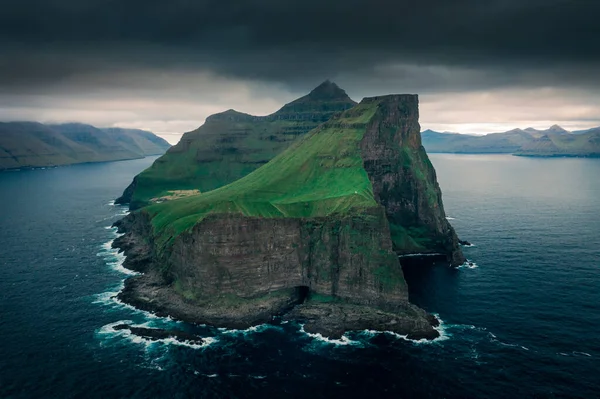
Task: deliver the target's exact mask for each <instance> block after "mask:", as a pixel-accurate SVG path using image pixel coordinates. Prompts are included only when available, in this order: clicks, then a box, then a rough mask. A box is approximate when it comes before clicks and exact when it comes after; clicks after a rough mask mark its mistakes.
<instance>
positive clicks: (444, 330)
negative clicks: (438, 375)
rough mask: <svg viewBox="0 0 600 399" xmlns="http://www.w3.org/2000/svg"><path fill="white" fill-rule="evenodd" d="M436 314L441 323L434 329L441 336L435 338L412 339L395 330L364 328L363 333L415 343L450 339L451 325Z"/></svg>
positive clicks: (430, 342) (429, 342) (431, 342)
mask: <svg viewBox="0 0 600 399" xmlns="http://www.w3.org/2000/svg"><path fill="white" fill-rule="evenodd" d="M434 316H435V318H436V319H437V320H438V322H439V325H438V326H437V327H434V330H436V331H437V332H438V333H439V334H440V335H439V337H437V338H434V339H426V338H421V339H411V338H408V335H403V334H398V333H395V332H393V331H376V330H363V331H362V332H361V333H362V334H363V335H367V336H371V337H373V336H375V335H378V334H387V335H391V336H393V337H396V338H398V339H402V340H404V341H408V342H412V343H413V344H433V343H439V342H442V341H446V340H448V339H450V337H451V334H450V333H449V332H448V328H449V327H451V326H448V325H446V323H444V321H443V320H442V319H441V318H440V317H439V315H437V314H434Z"/></svg>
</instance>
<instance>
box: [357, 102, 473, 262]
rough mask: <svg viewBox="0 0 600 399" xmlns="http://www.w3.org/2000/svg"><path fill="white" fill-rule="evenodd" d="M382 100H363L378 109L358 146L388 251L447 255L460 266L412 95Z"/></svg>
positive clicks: (460, 255) (460, 259) (452, 233)
mask: <svg viewBox="0 0 600 399" xmlns="http://www.w3.org/2000/svg"><path fill="white" fill-rule="evenodd" d="M383 99H385V100H384V101H382V97H373V98H368V99H365V100H364V101H363V103H364V104H365V105H368V104H370V103H378V107H377V111H376V113H375V115H374V117H373V118H372V120H371V122H370V123H369V125H368V126H367V127H366V132H365V135H364V137H363V139H362V141H361V144H360V147H361V156H362V158H363V160H364V167H365V170H366V171H367V174H368V175H369V179H370V180H371V184H372V185H373V195H374V197H375V200H376V201H377V202H378V203H379V204H381V205H383V206H384V207H385V209H386V215H387V217H388V220H389V223H390V229H391V233H392V241H393V243H394V249H395V250H396V251H397V252H398V253H399V254H407V253H419V252H421V253H427V252H434V253H435V252H437V253H442V254H447V255H448V260H449V261H451V262H452V263H454V264H461V263H463V262H464V261H465V259H464V257H463V255H462V253H461V251H460V247H459V245H458V238H457V236H456V233H455V232H454V229H453V228H452V226H451V225H450V223H449V222H448V220H447V219H446V214H445V212H444V205H443V202H442V192H441V190H440V187H439V184H438V182H437V178H436V174H435V169H434V168H433V165H432V164H431V162H430V161H429V158H428V157H427V154H426V152H425V149H424V148H423V146H422V145H421V135H420V133H419V132H420V131H421V127H420V125H419V99H418V96H416V95H398V96H386V97H383Z"/></svg>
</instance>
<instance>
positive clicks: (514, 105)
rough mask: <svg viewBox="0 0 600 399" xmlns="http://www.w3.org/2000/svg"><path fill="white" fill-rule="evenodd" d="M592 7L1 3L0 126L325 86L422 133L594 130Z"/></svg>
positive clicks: (250, 100) (497, 1) (176, 127)
mask: <svg viewBox="0 0 600 399" xmlns="http://www.w3.org/2000/svg"><path fill="white" fill-rule="evenodd" d="M598 15H600V1H597V0H570V1H567V0H489V1H488V0H418V1H416V0H412V1H406V0H333V1H327V0H301V1H300V0H285V1H284V0H244V1H241V0H240V1H232V0H218V1H213V0H169V1H162V2H158V1H152V0H132V1H128V0H85V1H82V0H3V1H2V2H1V3H0V120H4V121H9V120H37V121H41V122H67V121H78V122H84V123H90V124H94V125H97V126H121V127H136V128H144V129H148V130H152V131H154V132H156V133H158V134H160V135H162V136H163V137H165V138H167V139H168V140H169V141H171V142H176V141H177V140H178V138H179V136H180V135H181V133H183V132H185V131H189V130H193V129H195V128H196V127H198V126H199V125H200V124H202V123H203V121H204V119H205V118H206V117H207V116H208V115H210V114H212V113H215V112H219V111H223V110H226V109H229V108H234V109H237V110H239V111H242V112H247V113H251V114H256V115H265V114H269V113H271V112H274V111H276V110H277V109H278V108H279V107H280V106H281V105H283V104H284V103H286V102H289V101H291V100H293V99H295V98H297V97H299V96H301V95H303V94H306V93H307V92H308V91H310V90H311V89H312V88H313V87H315V86H317V85H318V84H319V83H321V82H322V81H323V80H325V79H331V80H333V81H335V82H336V83H338V85H339V86H341V87H342V88H344V89H345V90H346V91H347V92H348V94H349V95H350V96H351V97H352V98H353V99H355V100H357V101H359V100H360V99H361V98H363V97H365V96H372V95H380V94H388V93H417V94H419V95H420V103H421V125H422V127H423V128H424V129H426V128H432V129H436V130H448V131H458V132H462V133H485V132H491V131H503V130H508V129H511V128H514V127H522V128H525V127H529V126H532V127H538V128H547V127H549V126H550V125H552V124H555V123H557V124H560V125H562V126H563V127H565V128H567V129H569V128H570V129H578V128H587V127H593V126H600V73H599V71H600V23H598Z"/></svg>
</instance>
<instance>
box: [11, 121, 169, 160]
mask: <svg viewBox="0 0 600 399" xmlns="http://www.w3.org/2000/svg"><path fill="white" fill-rule="evenodd" d="M170 146H171V145H170V144H169V143H168V142H166V141H165V140H164V139H162V138H160V137H158V136H156V135H155V134H154V133H151V132H148V131H145V130H138V129H122V128H97V127H94V126H91V125H85V124H81V123H67V124H62V125H44V124H41V123H37V122H0V170H10V169H22V168H41V167H50V166H62V165H73V164H79V163H88V162H106V161H122V160H127V159H138V158H144V157H146V156H150V155H161V154H163V153H164V152H165V151H166V150H167V149H169V147H170Z"/></svg>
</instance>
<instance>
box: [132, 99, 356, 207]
mask: <svg viewBox="0 0 600 399" xmlns="http://www.w3.org/2000/svg"><path fill="white" fill-rule="evenodd" d="M354 105H356V103H355V102H353V101H352V100H351V99H350V98H349V97H347V96H346V94H345V93H344V92H343V91H341V93H340V92H338V93H337V97H335V98H330V97H327V96H326V97H324V98H320V97H319V93H318V92H316V93H312V94H309V95H307V96H305V97H302V98H300V99H298V100H297V101H295V102H292V103H290V104H288V105H286V106H284V107H283V108H282V109H280V110H279V111H277V112H276V113H274V114H272V115H268V116H264V117H254V116H252V115H247V114H241V113H238V112H235V111H232V110H230V111H226V112H224V113H221V114H217V115H213V116H211V117H209V118H208V119H207V120H206V123H205V124H204V125H202V126H201V127H200V128H198V129H197V130H195V131H193V132H189V133H186V134H185V135H184V137H183V138H182V140H181V142H180V143H179V144H177V145H176V146H175V147H173V149H172V150H171V151H169V152H168V153H166V154H165V155H164V156H162V157H161V158H159V159H158V160H157V161H156V162H155V163H154V164H153V165H152V166H151V167H150V168H148V169H146V170H145V171H143V172H142V173H140V174H139V175H138V176H137V185H136V187H135V189H134V190H133V195H132V196H131V198H130V200H131V201H130V204H131V205H132V208H134V209H135V208H140V207H143V206H146V205H148V204H149V203H150V200H151V199H152V198H156V197H160V196H164V195H165V193H166V192H167V191H171V190H191V189H197V190H200V191H201V192H205V191H211V190H214V189H216V188H219V187H222V186H224V185H226V184H229V183H232V182H234V181H236V180H237V179H240V178H241V177H243V176H246V175H247V174H249V173H251V172H252V171H254V170H256V169H257V168H259V167H261V166H262V165H264V164H265V163H267V162H268V161H270V160H271V159H273V158H274V157H275V156H276V155H278V154H280V153H281V152H283V151H284V150H285V149H286V148H288V147H289V146H290V145H291V144H292V143H293V142H295V141H296V140H297V139H298V138H299V137H302V136H304V135H306V134H307V133H308V132H309V131H311V130H312V129H314V128H316V127H317V126H318V125H319V124H320V123H323V122H325V121H327V120H328V119H329V118H330V117H331V116H332V115H333V114H335V113H336V112H341V111H344V110H347V109H348V108H351V107H353V106H354Z"/></svg>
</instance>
